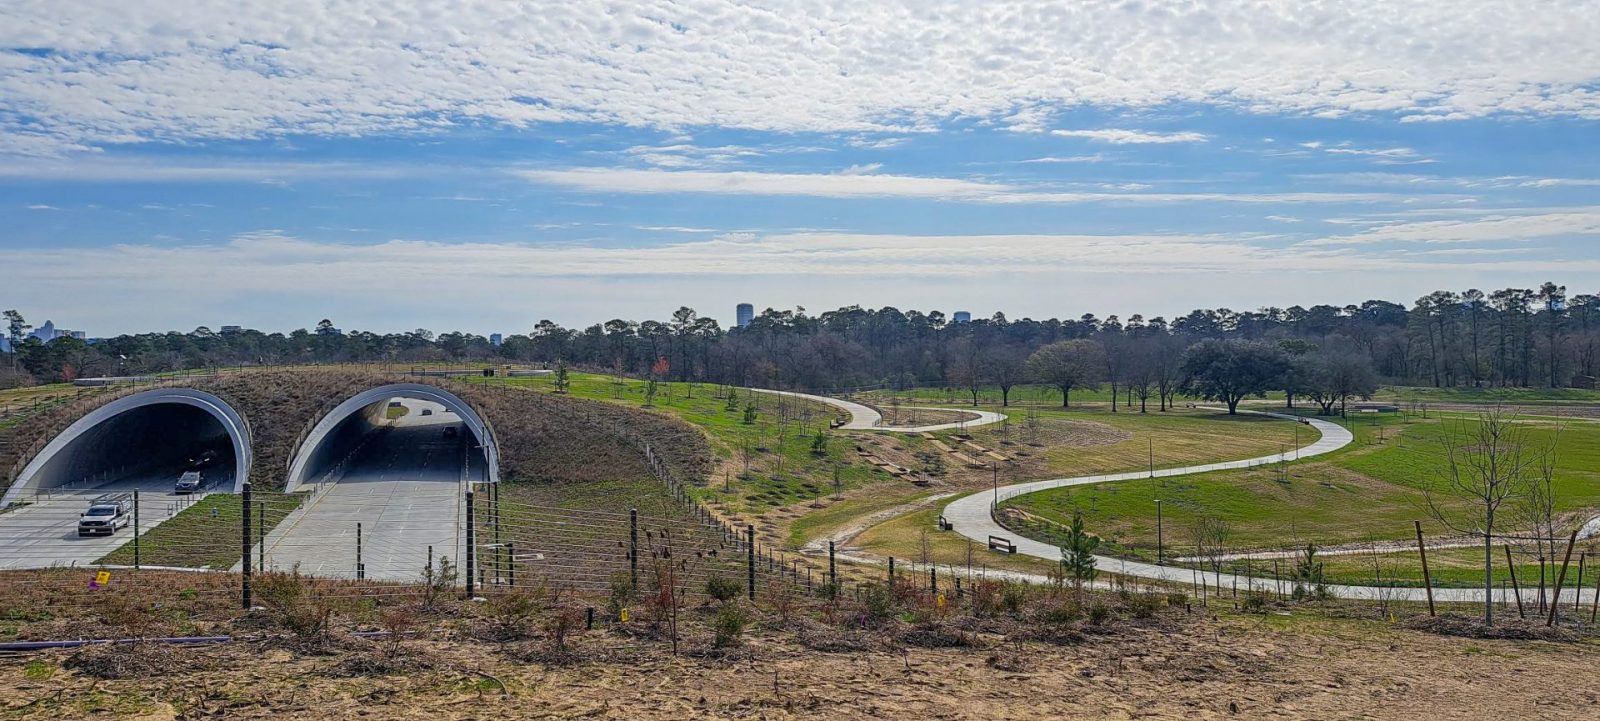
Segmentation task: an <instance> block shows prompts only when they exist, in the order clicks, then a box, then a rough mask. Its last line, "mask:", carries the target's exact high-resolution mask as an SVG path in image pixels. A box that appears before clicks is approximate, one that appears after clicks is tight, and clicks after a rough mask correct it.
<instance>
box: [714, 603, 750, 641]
mask: <svg viewBox="0 0 1600 721" xmlns="http://www.w3.org/2000/svg"><path fill="white" fill-rule="evenodd" d="M749 625H750V615H749V613H748V612H746V611H745V608H744V605H743V604H739V603H725V604H723V605H722V608H719V609H717V617H716V619H715V620H714V621H713V622H712V629H713V630H714V631H715V632H716V636H715V638H713V639H712V645H714V646H716V647H717V648H728V647H730V646H737V645H739V644H740V643H743V638H744V630H745V627H746V626H749Z"/></svg>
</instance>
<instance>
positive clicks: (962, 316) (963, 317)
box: [950, 310, 972, 323]
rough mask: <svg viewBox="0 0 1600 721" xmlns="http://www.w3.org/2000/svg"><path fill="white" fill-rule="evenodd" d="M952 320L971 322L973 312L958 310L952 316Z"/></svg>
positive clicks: (953, 321)
mask: <svg viewBox="0 0 1600 721" xmlns="http://www.w3.org/2000/svg"><path fill="white" fill-rule="evenodd" d="M950 322H951V323H970V322H972V314H971V313H968V312H967V311H964V310H958V311H956V312H955V313H954V314H953V315H951V316H950Z"/></svg>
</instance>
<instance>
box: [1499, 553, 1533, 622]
mask: <svg viewBox="0 0 1600 721" xmlns="http://www.w3.org/2000/svg"><path fill="white" fill-rule="evenodd" d="M1501 548H1504V549H1506V568H1508V569H1510V570H1511V595H1512V596H1513V597H1515V598H1516V599H1517V618H1527V617H1528V615H1527V614H1526V613H1523V612H1522V587H1521V586H1518V585H1517V564H1516V562H1515V561H1512V560H1511V547H1510V546H1501Z"/></svg>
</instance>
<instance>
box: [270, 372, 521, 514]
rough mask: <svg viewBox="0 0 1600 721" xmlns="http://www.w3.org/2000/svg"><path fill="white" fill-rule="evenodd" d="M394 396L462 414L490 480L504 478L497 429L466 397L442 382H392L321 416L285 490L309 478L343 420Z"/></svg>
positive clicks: (291, 468)
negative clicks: (316, 457) (312, 465)
mask: <svg viewBox="0 0 1600 721" xmlns="http://www.w3.org/2000/svg"><path fill="white" fill-rule="evenodd" d="M390 398H415V399H417V400H424V401H433V402H434V403H438V404H439V405H442V406H444V407H445V408H447V409H449V410H450V411H451V412H452V413H455V414H456V415H457V416H460V417H461V422H462V423H463V424H464V425H466V427H467V430H468V431H471V433H472V436H473V437H474V438H476V439H477V440H478V444H479V445H480V446H481V447H482V448H483V457H484V460H485V462H486V464H487V466H488V467H487V471H488V479H489V482H490V483H498V482H500V449H499V448H498V447H497V446H496V444H495V440H494V429H493V428H492V427H490V425H489V422H488V421H486V420H484V419H483V416H481V415H479V414H478V411H477V410H476V409H474V408H473V407H472V406H471V405H468V404H467V402H466V401H464V400H462V399H461V397H460V396H457V395H456V394H454V393H451V392H450V391H447V390H445V389H443V388H439V387H438V386H430V385H424V384H421V383H391V384H389V385H384V386H378V387H376V388H370V389H368V390H365V391H362V392H360V393H357V394H356V395H354V396H351V397H349V398H347V399H345V401H344V402H343V403H340V404H339V405H337V406H335V407H334V409H333V410H331V411H329V412H328V414H327V415H325V416H323V417H322V419H321V420H318V421H317V424H316V425H315V426H312V427H311V431H310V432H309V433H307V434H306V437H305V439H304V440H302V441H300V447H299V448H297V449H295V452H294V460H293V461H292V462H290V464H289V478H288V480H287V481H286V482H285V483H284V492H285V493H293V492H295V491H296V490H298V489H299V487H300V484H301V483H303V482H305V480H306V479H305V474H306V471H307V466H308V465H309V464H310V461H311V458H312V454H313V453H314V452H315V451H316V449H317V446H319V445H320V444H321V443H322V442H323V441H324V440H327V437H328V434H329V433H331V432H332V431H333V429H334V428H335V427H337V426H338V425H339V423H340V422H341V421H343V420H345V419H346V418H349V417H350V416H352V415H355V413H356V412H358V411H360V410H361V409H363V408H366V407H367V406H370V405H372V404H374V403H379V402H382V401H385V400H388V399H390Z"/></svg>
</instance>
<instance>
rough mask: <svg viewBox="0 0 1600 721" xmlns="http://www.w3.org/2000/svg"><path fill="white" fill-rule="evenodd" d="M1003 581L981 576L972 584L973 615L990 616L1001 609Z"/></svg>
mask: <svg viewBox="0 0 1600 721" xmlns="http://www.w3.org/2000/svg"><path fill="white" fill-rule="evenodd" d="M1000 592H1001V583H1000V582H999V581H991V580H989V579H987V578H980V579H978V580H977V581H974V582H973V584H972V593H971V596H972V615H974V616H977V617H979V618H988V617H990V616H993V615H995V614H996V613H998V612H999V611H1000V595H1001V593H1000Z"/></svg>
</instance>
